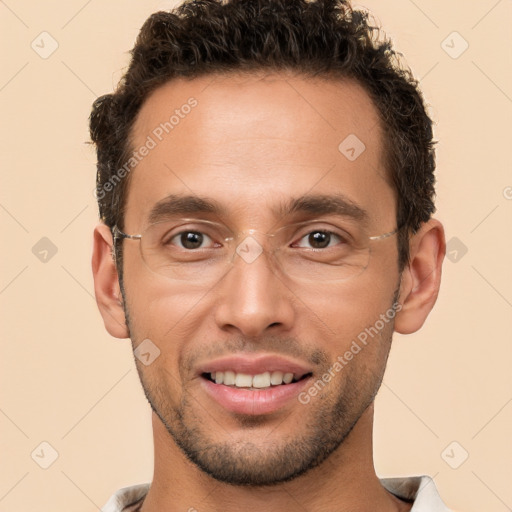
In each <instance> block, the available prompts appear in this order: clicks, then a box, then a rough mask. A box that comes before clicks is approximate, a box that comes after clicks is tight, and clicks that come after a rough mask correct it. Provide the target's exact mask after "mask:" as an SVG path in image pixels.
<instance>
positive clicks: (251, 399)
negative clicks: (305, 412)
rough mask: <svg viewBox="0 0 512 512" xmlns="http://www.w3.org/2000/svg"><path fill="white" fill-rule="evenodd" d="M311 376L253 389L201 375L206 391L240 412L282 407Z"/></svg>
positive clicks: (270, 409)
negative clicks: (265, 387) (266, 387)
mask: <svg viewBox="0 0 512 512" xmlns="http://www.w3.org/2000/svg"><path fill="white" fill-rule="evenodd" d="M309 379H310V377H306V378H305V379H302V380H300V381H298V382H292V383H290V384H282V385H280V386H272V387H270V388H268V389H261V390H251V389H244V388H235V387H230V386H224V385H223V384H216V383H215V382H212V381H211V380H208V379H206V378H204V377H201V384H202V386H203V388H204V389H205V391H206V393H207V394H208V395H210V397H211V398H213V399H214V400H215V401H216V402H217V403H218V404H219V405H221V406H222V407H223V408H224V409H227V410H228V411H231V412H234V413H238V414H251V415H258V414H269V413H272V412H274V411H277V410H278V409H281V408H282V407H284V406H285V405H286V404H288V403H290V402H291V401H292V400H293V399H295V400H298V398H297V396H298V394H299V393H300V391H301V390H302V389H303V388H304V386H305V385H306V383H307V381H308V380H309Z"/></svg>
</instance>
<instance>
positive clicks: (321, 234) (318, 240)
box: [308, 231, 331, 249]
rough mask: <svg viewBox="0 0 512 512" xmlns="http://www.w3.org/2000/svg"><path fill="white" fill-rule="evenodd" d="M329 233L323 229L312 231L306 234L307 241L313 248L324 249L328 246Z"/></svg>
mask: <svg viewBox="0 0 512 512" xmlns="http://www.w3.org/2000/svg"><path fill="white" fill-rule="evenodd" d="M330 241H331V234H330V233H327V232H325V231H314V232H313V233H310V234H309V235H308V242H309V244H310V245H311V247H313V248H314V249H324V248H325V247H328V246H329V243H330Z"/></svg>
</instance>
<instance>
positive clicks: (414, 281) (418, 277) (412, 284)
mask: <svg viewBox="0 0 512 512" xmlns="http://www.w3.org/2000/svg"><path fill="white" fill-rule="evenodd" d="M409 247H410V263H409V264H408V265H407V266H406V267H405V269H404V271H403V274H402V280H401V284H400V299H399V301H400V303H401V304H402V308H401V310H400V311H399V312H398V313H397V315H396V316H395V331H396V332H398V333H400V334H411V333H413V332H416V331H417V330H418V329H420V328H421V326H422V325H423V323H424V322H425V320H426V319H427V316H428V315H429V313H430V311H431V310H432V308H433V307H434V304H435V303H436V300H437V296H438V294H439V287H440V285H441V267H442V265H443V259H444V256H445V253H446V241H445V235H444V228H443V225H442V224H441V223H440V222H439V221H438V220H436V219H430V220H429V221H428V222H425V223H423V224H422V226H421V227H420V229H419V230H418V231H417V233H416V234H414V235H413V236H412V238H411V240H410V243H409Z"/></svg>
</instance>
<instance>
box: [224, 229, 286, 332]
mask: <svg viewBox="0 0 512 512" xmlns="http://www.w3.org/2000/svg"><path fill="white" fill-rule="evenodd" d="M246 240H247V242H246V243H245V245H244V242H242V243H241V244H240V246H239V247H238V249H237V253H236V254H235V257H234V260H233V265H232V267H231V269H230V271H229V272H228V273H227V274H226V275H225V277H224V279H222V280H221V282H220V283H219V284H218V289H217V297H218V301H217V307H216V309H215V321H216V324H217V325H218V327H219V328H220V329H222V330H231V331H235V330H236V331H238V332H239V334H240V333H241V334H243V335H244V336H247V337H257V336H261V335H262V334H264V333H265V332H267V331H269V330H273V331H274V332H275V331H276V330H279V331H280V332H286V331H289V330H290V329H291V328H292V326H293V324H294V320H295V308H294V307H293V293H292V292H291V290H290V289H289V288H288V287H287V286H286V285H285V283H284V281H283V276H280V275H279V274H278V273H277V271H276V270H275V269H274V268H272V267H271V261H270V260H269V258H268V257H267V255H266V253H264V252H262V248H261V246H259V245H258V244H257V243H256V242H255V240H254V239H252V240H251V239H250V238H248V239H246Z"/></svg>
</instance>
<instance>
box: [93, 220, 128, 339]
mask: <svg viewBox="0 0 512 512" xmlns="http://www.w3.org/2000/svg"><path fill="white" fill-rule="evenodd" d="M92 272H93V277H94V293H95V295H96V303H97V304H98V308H99V310H100V313H101V316H102V317H103V322H104V323H105V328H106V329H107V331H108V332H109V333H110V334H111V335H112V336H114V337H115V338H128V337H129V331H128V328H127V326H126V319H125V314H124V309H123V304H122V295H121V290H120V287H119V278H118V274H117V269H116V265H115V262H114V259H113V257H112V233H111V231H110V228H109V227H108V226H106V225H105V224H99V225H98V226H96V228H95V229H94V243H93V254H92Z"/></svg>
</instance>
